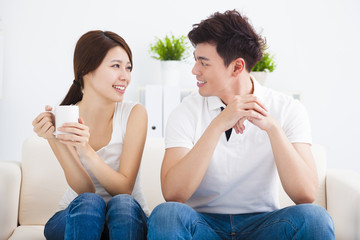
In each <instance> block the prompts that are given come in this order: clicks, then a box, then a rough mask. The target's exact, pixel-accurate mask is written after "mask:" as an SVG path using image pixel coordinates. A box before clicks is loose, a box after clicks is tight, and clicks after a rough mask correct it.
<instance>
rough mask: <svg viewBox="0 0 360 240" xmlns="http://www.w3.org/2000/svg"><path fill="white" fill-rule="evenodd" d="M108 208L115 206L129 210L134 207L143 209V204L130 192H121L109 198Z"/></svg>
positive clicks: (118, 208) (120, 209)
mask: <svg viewBox="0 0 360 240" xmlns="http://www.w3.org/2000/svg"><path fill="white" fill-rule="evenodd" d="M107 208H108V210H111V209H114V208H115V209H117V210H119V211H122V210H123V211H127V210H132V209H141V206H140V204H139V203H138V202H137V201H136V200H135V198H133V197H132V196H130V195H129V194H119V195H116V196H114V197H112V198H111V199H110V200H109V202H108V204H107Z"/></svg>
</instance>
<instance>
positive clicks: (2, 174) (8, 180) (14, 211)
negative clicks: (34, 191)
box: [0, 161, 21, 239]
mask: <svg viewBox="0 0 360 240" xmlns="http://www.w3.org/2000/svg"><path fill="white" fill-rule="evenodd" d="M20 184H21V168H20V163H18V162H4V161H0V239H8V238H9V237H10V235H11V234H12V232H13V231H14V229H15V228H16V227H17V224H18V210H19V194H20Z"/></svg>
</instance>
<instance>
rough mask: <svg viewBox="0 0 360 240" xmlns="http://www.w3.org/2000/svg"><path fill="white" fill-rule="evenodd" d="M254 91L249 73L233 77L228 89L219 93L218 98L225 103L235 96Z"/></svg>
mask: <svg viewBox="0 0 360 240" xmlns="http://www.w3.org/2000/svg"><path fill="white" fill-rule="evenodd" d="M253 93H254V83H253V81H252V79H251V78H250V75H249V74H246V75H244V76H239V78H238V79H235V80H234V82H233V84H232V86H231V88H230V90H229V91H227V92H224V93H223V94H221V96H219V97H220V99H221V101H222V102H223V103H225V104H226V105H227V104H229V103H230V102H231V101H232V100H233V99H234V98H235V96H244V95H248V94H253Z"/></svg>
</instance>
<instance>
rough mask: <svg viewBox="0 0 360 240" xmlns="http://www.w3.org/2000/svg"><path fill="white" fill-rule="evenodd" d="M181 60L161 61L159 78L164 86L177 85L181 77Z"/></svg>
mask: <svg viewBox="0 0 360 240" xmlns="http://www.w3.org/2000/svg"><path fill="white" fill-rule="evenodd" d="M181 63H182V62H181V61H175V60H169V61H161V79H162V84H163V85H165V86H176V87H177V86H179V82H180V80H181V78H182V65H181Z"/></svg>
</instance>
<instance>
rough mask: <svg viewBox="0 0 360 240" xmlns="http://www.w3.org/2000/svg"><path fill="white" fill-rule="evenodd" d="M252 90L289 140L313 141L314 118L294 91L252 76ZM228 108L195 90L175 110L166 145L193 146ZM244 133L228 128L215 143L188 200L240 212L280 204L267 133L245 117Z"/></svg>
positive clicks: (201, 207)
mask: <svg viewBox="0 0 360 240" xmlns="http://www.w3.org/2000/svg"><path fill="white" fill-rule="evenodd" d="M253 82H254V95H255V96H257V97H258V98H259V99H260V101H262V102H263V103H264V105H265V106H266V108H267V109H268V111H269V114H270V115H271V116H272V117H274V118H275V119H277V121H278V122H279V123H280V125H281V127H282V129H283V130H284V132H285V134H286V136H287V137H288V139H289V140H290V142H292V143H294V142H302V143H310V144H311V131H310V123H309V119H308V116H307V112H306V110H305V108H304V107H303V105H302V104H301V103H300V102H299V101H298V100H294V99H293V98H292V97H291V96H288V95H285V94H283V93H279V92H276V91H274V90H271V89H269V88H266V87H263V86H261V85H260V84H259V83H258V82H257V81H256V80H255V79H254V78H253ZM220 107H224V108H225V107H226V106H225V105H224V103H223V102H222V101H221V100H220V98H218V97H202V96H200V95H199V94H198V93H194V94H192V95H190V96H188V97H186V98H184V100H183V101H182V103H181V104H180V105H179V106H178V107H177V108H176V109H175V110H174V111H173V112H172V113H171V115H170V117H169V119H168V122H167V127H166V132H165V146H166V148H172V147H185V148H189V149H191V148H192V147H193V146H194V144H195V143H196V142H197V141H198V140H199V138H200V137H201V135H202V134H203V132H204V131H205V129H206V128H207V127H208V126H209V124H210V122H211V121H212V120H213V119H214V118H215V117H216V116H217V115H218V114H220V112H221V110H220ZM244 125H245V131H244V133H243V134H236V133H235V131H234V130H233V131H232V134H231V137H230V139H229V141H227V140H226V136H225V133H224V134H223V135H222V136H221V137H220V140H219V142H218V144H217V146H216V148H215V151H214V154H213V156H212V158H211V161H210V164H209V167H208V169H207V171H206V174H205V176H204V178H203V180H202V182H201V183H200V185H199V187H198V188H197V190H196V191H195V192H194V194H193V195H192V196H191V197H190V199H189V200H188V201H187V202H186V204H188V205H189V206H191V207H192V208H194V209H195V210H196V211H199V212H206V213H222V214H241V213H254V212H267V211H273V210H276V209H278V208H279V195H278V186H279V177H278V173H277V169H276V165H275V160H274V156H273V152H272V148H271V145H270V140H269V137H268V135H267V133H266V132H265V131H263V130H261V129H260V128H258V127H257V126H255V125H253V124H252V123H250V122H248V121H245V123H244Z"/></svg>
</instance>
